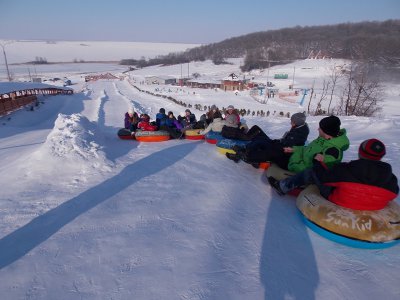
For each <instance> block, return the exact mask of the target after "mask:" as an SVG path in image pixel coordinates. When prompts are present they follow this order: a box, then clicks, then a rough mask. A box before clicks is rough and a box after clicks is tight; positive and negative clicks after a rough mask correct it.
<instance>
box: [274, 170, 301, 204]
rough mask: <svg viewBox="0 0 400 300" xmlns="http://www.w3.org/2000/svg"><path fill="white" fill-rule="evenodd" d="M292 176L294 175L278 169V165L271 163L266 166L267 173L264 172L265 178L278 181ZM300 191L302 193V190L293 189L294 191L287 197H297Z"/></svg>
mask: <svg viewBox="0 0 400 300" xmlns="http://www.w3.org/2000/svg"><path fill="white" fill-rule="evenodd" d="M294 174H295V173H293V172H290V171H288V170H285V169H282V168H281V167H279V166H278V165H276V164H274V163H271V164H270V166H268V168H267V172H266V176H267V177H274V178H275V179H278V180H282V179H285V178H287V177H289V176H292V175H294ZM301 191H302V189H300V188H298V189H294V190H291V191H290V192H289V193H288V195H291V196H295V197H297V196H298V195H299V194H300V192H301Z"/></svg>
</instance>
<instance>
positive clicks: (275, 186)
mask: <svg viewBox="0 0 400 300" xmlns="http://www.w3.org/2000/svg"><path fill="white" fill-rule="evenodd" d="M268 182H269V184H270V185H271V186H272V188H273V189H274V190H275V191H276V192H277V193H278V195H279V196H283V195H285V193H284V191H282V189H281V187H280V185H279V180H276V179H275V178H274V177H268Z"/></svg>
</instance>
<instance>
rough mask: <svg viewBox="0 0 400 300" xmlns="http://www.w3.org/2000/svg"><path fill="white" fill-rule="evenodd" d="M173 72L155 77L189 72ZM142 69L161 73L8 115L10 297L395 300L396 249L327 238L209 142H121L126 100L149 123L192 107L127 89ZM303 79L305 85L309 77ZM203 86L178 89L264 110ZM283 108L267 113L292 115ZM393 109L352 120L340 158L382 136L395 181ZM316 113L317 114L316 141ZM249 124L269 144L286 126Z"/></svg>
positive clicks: (3, 133)
mask: <svg viewBox="0 0 400 300" xmlns="http://www.w3.org/2000/svg"><path fill="white" fill-rule="evenodd" d="M314 63H315V62H314ZM225 67H226V66H225ZM225 67H223V68H225ZM169 68H170V69H161V68H160V69H159V70H158V74H160V73H172V71H171V70H172V68H175V69H176V70H179V71H180V66H175V67H169ZM193 68H194V66H193ZM212 68H213V67H211V66H210V65H208V62H205V63H203V64H199V65H198V70H200V69H203V70H204V71H203V73H206V72H209V73H213V72H214V73H215V72H220V73H224V72H225V71H227V70H221V71H218V70H214V71H213V70H212ZM288 68H290V66H289V67H288ZM321 68H322V67H321ZM176 70H175V72H177V71H176ZM207 70H208V71H207ZM146 72H147V74H149V75H151V74H154V73H156V68H155V67H154V68H150V69H147V70H142V71H140V72H136V71H135V72H134V73H131V74H130V75H131V76H130V77H131V78H130V79H129V80H128V78H127V79H126V80H124V81H117V80H115V81H111V80H110V81H108V80H100V81H97V82H91V83H88V84H85V83H83V82H79V81H78V80H76V84H75V85H74V86H73V87H74V89H75V91H76V93H75V94H74V95H72V96H67V95H60V96H54V97H45V98H41V101H43V104H41V105H39V107H38V108H37V109H35V110H34V111H30V110H28V109H21V110H19V111H17V112H15V113H13V114H11V115H9V116H6V117H2V118H0V174H2V175H1V177H0V178H1V182H2V188H1V192H0V220H1V222H0V291H1V295H2V296H1V297H2V298H3V299H386V300H392V299H393V300H394V299H398V298H399V296H400V287H399V285H398V282H399V279H400V277H399V272H398V265H399V264H400V256H399V255H398V252H399V251H398V250H399V246H395V247H392V248H389V249H384V250H360V249H355V248H349V247H346V246H343V245H340V244H336V243H334V242H331V241H329V240H326V239H324V238H323V237H321V236H319V235H317V234H316V233H314V232H312V231H310V230H309V229H308V228H307V227H306V226H305V225H304V223H303V222H302V221H301V219H300V217H299V215H298V211H297V208H296V206H295V202H294V200H295V199H294V198H292V197H290V196H285V197H279V196H278V195H277V194H276V193H275V192H274V191H273V190H271V188H270V186H269V185H268V183H267V182H266V179H265V176H264V174H263V172H262V171H261V170H258V169H254V168H253V167H252V166H250V165H247V164H244V163H239V164H235V163H233V162H232V161H229V160H227V159H226V158H225V157H224V156H223V155H221V154H220V153H218V152H217V151H216V148H215V146H213V145H210V144H207V143H205V142H202V141H188V140H170V141H167V142H162V143H138V142H136V141H126V140H125V141H124V140H120V139H118V138H117V136H116V132H117V130H118V129H119V128H120V127H121V126H122V125H123V115H124V113H125V112H126V111H127V109H128V107H129V106H132V105H134V106H135V107H136V109H137V110H138V111H139V112H146V113H149V114H150V115H151V116H152V117H153V118H154V116H155V113H156V112H158V110H159V108H160V107H165V109H166V110H167V111H168V110H172V111H174V112H175V114H178V113H180V112H181V111H182V110H183V108H182V106H179V105H177V104H175V103H173V102H171V101H169V100H167V99H164V98H160V97H155V96H152V95H149V94H147V93H141V92H139V91H138V90H137V89H136V88H134V87H133V86H132V85H131V83H130V82H132V80H136V79H135V78H137V79H139V77H140V76H145V75H146ZM305 72H309V69H304V74H305ZM296 74H298V75H297V76H299V79H298V80H299V83H300V82H302V81H303V80H304V82H305V81H306V80H309V79H307V78H308V77H309V76H302V72H301V71H296ZM315 76H318V73H317V72H316V73H315ZM311 77H312V76H311ZM147 88H149V87H147ZM154 88H155V87H153V89H154ZM393 89H396V86H394V88H393ZM195 92H196V93H195V94H194V95H193V91H192V90H188V89H184V90H183V91H181V90H179V89H178V90H177V91H176V90H174V91H172V92H171V93H175V96H176V97H182V99H185V100H186V101H188V102H192V101H193V102H192V103H197V102H199V101H201V102H203V103H205V104H213V103H217V104H218V105H220V104H221V105H225V106H226V105H227V104H231V103H232V104H234V105H235V106H237V107H242V106H248V107H250V108H252V109H259V106H260V105H261V104H260V103H258V102H256V101H250V100H249V99H248V97H246V95H244V94H239V95H235V94H234V93H224V92H221V91H217V92H215V91H214V90H211V91H207V90H204V91H201V90H197V89H196V90H195ZM398 92H399V90H397V91H395V92H394V94H396V93H398ZM166 93H169V92H168V91H166ZM278 104H279V103H276V104H275V103H273V102H271V103H270V106H268V107H270V109H271V111H272V110H273V109H277V110H279V109H282V107H279V106H278ZM275 105H276V106H275ZM393 107H395V106H393ZM283 108H284V109H286V110H288V111H291V112H294V111H303V110H304V107H301V106H299V104H291V105H289V104H285V106H284V107H283ZM194 112H195V113H196V115H197V116H198V117H199V116H200V114H201V113H202V112H201V111H196V110H194ZM396 114H397V115H398V111H397V112H396V113H393V114H391V115H388V116H386V117H382V118H361V117H342V118H341V120H342V125H343V127H345V128H346V129H347V130H348V136H349V138H350V141H351V146H350V149H349V150H348V151H346V152H345V157H344V159H345V160H350V159H355V158H356V157H357V149H358V144H359V143H360V142H361V141H362V140H364V139H367V138H372V137H377V138H379V139H381V140H382V141H383V142H384V143H385V144H386V145H387V155H386V157H385V161H388V162H390V163H391V164H392V165H393V170H394V173H395V174H397V175H399V174H400V163H399V160H398V157H399V155H400V145H399V143H398V140H397V139H398V136H399V133H400V130H399V127H400V120H399V117H398V116H396ZM320 119H321V117H308V120H307V121H308V123H309V126H310V129H311V133H310V136H309V140H312V139H314V138H316V136H317V128H318V122H319V120H320ZM245 121H246V122H247V124H248V125H249V126H252V125H254V124H258V125H259V126H261V127H262V128H263V129H264V130H265V132H267V133H268V134H269V135H270V136H271V137H273V138H277V137H280V136H282V134H283V133H284V132H285V131H286V130H287V129H288V128H289V119H288V118H286V117H279V116H277V115H275V116H270V117H268V118H267V117H256V116H255V117H245ZM396 201H398V200H396Z"/></svg>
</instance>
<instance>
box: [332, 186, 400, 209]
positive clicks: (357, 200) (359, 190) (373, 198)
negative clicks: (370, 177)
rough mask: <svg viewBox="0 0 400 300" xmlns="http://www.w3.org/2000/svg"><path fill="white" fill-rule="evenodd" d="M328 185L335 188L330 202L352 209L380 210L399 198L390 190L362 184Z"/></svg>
mask: <svg viewBox="0 0 400 300" xmlns="http://www.w3.org/2000/svg"><path fill="white" fill-rule="evenodd" d="M326 185H329V186H334V187H335V189H334V190H333V192H332V194H330V195H329V200H330V201H332V202H333V203H335V204H337V205H340V206H343V207H347V208H351V209H357V210H379V209H382V208H384V207H386V206H387V205H388V203H389V202H390V201H392V200H393V199H395V198H396V197H397V195H396V194H395V193H393V192H391V191H389V190H386V189H384V188H380V187H377V186H372V185H367V184H362V183H355V182H335V183H326Z"/></svg>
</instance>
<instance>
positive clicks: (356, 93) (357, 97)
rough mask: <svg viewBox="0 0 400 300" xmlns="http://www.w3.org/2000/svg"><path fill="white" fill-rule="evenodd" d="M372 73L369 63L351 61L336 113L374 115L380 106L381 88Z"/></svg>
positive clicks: (381, 100) (377, 79)
mask: <svg viewBox="0 0 400 300" xmlns="http://www.w3.org/2000/svg"><path fill="white" fill-rule="evenodd" d="M371 73H372V67H371V65H369V64H356V63H353V64H352V65H351V67H350V69H349V71H348V73H347V74H346V77H347V80H346V85H345V86H344V89H343V92H342V96H341V100H340V103H339V107H337V112H338V114H341V115H346V116H350V115H355V116H367V117H370V116H374V115H375V114H376V113H378V112H379V111H380V110H381V109H382V108H381V103H382V102H383V99H382V88H381V85H380V81H379V78H378V77H377V76H376V75H375V74H371Z"/></svg>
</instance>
